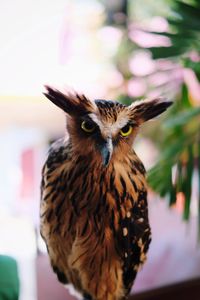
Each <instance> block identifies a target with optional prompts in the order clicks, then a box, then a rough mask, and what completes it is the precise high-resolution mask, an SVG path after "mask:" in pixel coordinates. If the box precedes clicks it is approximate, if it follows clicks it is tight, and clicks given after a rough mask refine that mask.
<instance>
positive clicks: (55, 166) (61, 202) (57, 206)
mask: <svg viewBox="0 0 200 300" xmlns="http://www.w3.org/2000/svg"><path fill="white" fill-rule="evenodd" d="M70 162H71V145H70V144H69V143H68V141H65V140H64V139H60V140H58V141H56V142H55V143H53V144H52V145H51V147H50V150H49V154H48V158H47V160H46V162H45V164H44V167H43V170H42V182H41V206H40V232H41V235H42V237H43V239H44V240H45V242H46V246H47V250H48V252H49V256H50V259H51V264H52V267H53V270H54V272H55V273H56V274H57V276H58V279H59V281H61V282H62V283H67V279H66V276H65V274H64V273H63V272H62V271H61V268H60V266H59V264H58V261H59V259H60V256H61V255H62V254H61V253H60V251H61V250H60V246H59V243H60V242H59V240H57V239H59V238H62V237H63V236H64V235H65V233H66V232H67V231H68V230H69V227H71V228H72V227H73V226H72V223H73V222H72V220H71V219H70V218H71V215H72V214H71V205H69V201H67V199H68V193H69V187H68V184H67V182H68V179H69V177H70ZM68 206H69V207H68ZM74 238H75V237H74V236H73V232H70V239H68V243H67V247H66V252H67V250H68V251H69V252H70V250H71V245H72V243H73V239H74Z"/></svg>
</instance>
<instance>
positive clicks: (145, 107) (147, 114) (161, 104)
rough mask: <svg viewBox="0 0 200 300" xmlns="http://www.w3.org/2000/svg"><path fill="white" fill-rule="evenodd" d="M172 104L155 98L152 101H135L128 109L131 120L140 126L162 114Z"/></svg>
mask: <svg viewBox="0 0 200 300" xmlns="http://www.w3.org/2000/svg"><path fill="white" fill-rule="evenodd" d="M172 103H173V102H172V101H169V100H166V99H165V98H156V99H153V100H142V101H136V102H134V103H132V104H131V105H130V106H129V107H128V109H129V112H130V115H131V118H133V119H134V120H136V121H137V122H138V124H142V123H143V122H146V121H148V120H150V119H153V118H155V117H157V116H158V115H160V114H162V113H163V112H164V111H165V110H166V109H167V108H168V107H169V106H171V105H172Z"/></svg>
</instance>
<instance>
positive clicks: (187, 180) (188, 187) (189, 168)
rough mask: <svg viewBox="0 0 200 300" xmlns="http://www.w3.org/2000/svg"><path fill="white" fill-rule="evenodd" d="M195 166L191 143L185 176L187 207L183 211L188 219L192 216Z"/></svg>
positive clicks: (184, 216)
mask: <svg viewBox="0 0 200 300" xmlns="http://www.w3.org/2000/svg"><path fill="white" fill-rule="evenodd" d="M193 168H194V156H193V146H192V145H190V146H189V147H188V162H187V166H186V176H185V182H184V186H183V192H184V195H185V207H184V213H183V218H184V220H188V219H189V216H190V203H191V194H192V174H193Z"/></svg>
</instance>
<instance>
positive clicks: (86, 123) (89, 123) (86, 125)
mask: <svg viewBox="0 0 200 300" xmlns="http://www.w3.org/2000/svg"><path fill="white" fill-rule="evenodd" d="M85 128H86V129H88V130H92V129H93V128H94V124H93V123H92V122H85Z"/></svg>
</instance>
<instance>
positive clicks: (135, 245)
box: [118, 191, 151, 292]
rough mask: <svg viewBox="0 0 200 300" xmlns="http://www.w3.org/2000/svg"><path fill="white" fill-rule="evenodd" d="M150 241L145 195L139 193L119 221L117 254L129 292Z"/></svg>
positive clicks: (141, 192) (144, 192) (144, 193)
mask: <svg viewBox="0 0 200 300" xmlns="http://www.w3.org/2000/svg"><path fill="white" fill-rule="evenodd" d="M150 241H151V232H150V226H149V220H148V207H147V193H146V191H139V193H138V201H137V202H135V203H134V206H133V208H132V210H131V211H129V213H128V214H127V215H126V217H125V218H121V219H120V230H119V232H118V242H119V245H120V247H119V252H120V256H121V257H122V260H123V281H124V286H125V288H126V289H127V291H128V292H129V291H130V289H131V286H132V284H133V281H134V279H135V277H136V275H137V272H138V269H139V267H140V266H141V265H142V264H143V263H144V261H145V259H146V252H147V250H148V248H149V244H150Z"/></svg>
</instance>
